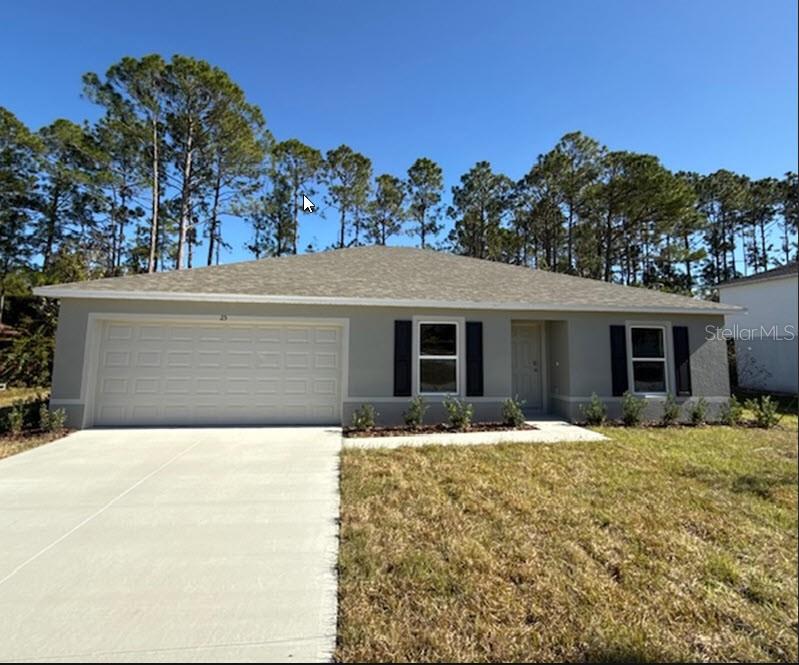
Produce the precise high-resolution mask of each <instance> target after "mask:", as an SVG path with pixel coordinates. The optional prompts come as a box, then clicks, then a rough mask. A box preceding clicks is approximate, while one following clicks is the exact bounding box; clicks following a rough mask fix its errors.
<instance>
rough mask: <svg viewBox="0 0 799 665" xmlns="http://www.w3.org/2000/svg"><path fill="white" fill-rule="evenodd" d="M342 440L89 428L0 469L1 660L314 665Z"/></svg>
mask: <svg viewBox="0 0 799 665" xmlns="http://www.w3.org/2000/svg"><path fill="white" fill-rule="evenodd" d="M340 446H341V438H340V432H339V431H338V430H337V429H324V428H259V429H256V428H248V429H238V428H237V429H172V430H165V429H162V430H155V429H150V430H91V431H84V432H78V433H76V434H72V435H71V436H69V437H67V438H65V439H62V440H61V441H57V442H55V443H52V444H48V445H45V446H42V447H41V448H37V449H35V450H31V451H29V452H25V453H22V454H20V455H16V456H14V457H10V458H8V459H6V460H3V461H0V660H9V661H22V660H35V661H42V660H48V659H49V660H58V661H82V660H89V661H142V660H144V661H159V662H164V661H291V660H294V661H298V662H304V661H309V660H325V659H328V658H329V657H330V654H331V653H332V650H333V647H334V642H335V633H336V573H335V565H336V555H337V548H338V543H337V539H338V524H337V520H338V505H339V497H338V452H339V448H340Z"/></svg>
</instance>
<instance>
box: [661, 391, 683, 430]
mask: <svg viewBox="0 0 799 665" xmlns="http://www.w3.org/2000/svg"><path fill="white" fill-rule="evenodd" d="M679 419H680V405H679V404H677V400H676V399H675V397H674V395H672V394H671V393H669V394H668V395H667V396H666V401H665V402H664V403H663V416H662V417H661V419H660V422H661V424H662V425H663V426H664V427H669V426H671V425H673V424H674V423H676V422H677V421H678V420H679Z"/></svg>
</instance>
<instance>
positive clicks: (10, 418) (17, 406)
mask: <svg viewBox="0 0 799 665" xmlns="http://www.w3.org/2000/svg"><path fill="white" fill-rule="evenodd" d="M6 425H7V428H8V433H9V434H10V435H11V436H19V435H20V434H22V430H23V429H24V427H25V402H23V401H17V402H14V403H13V404H12V405H11V410H10V411H9V412H8V415H7V416H6Z"/></svg>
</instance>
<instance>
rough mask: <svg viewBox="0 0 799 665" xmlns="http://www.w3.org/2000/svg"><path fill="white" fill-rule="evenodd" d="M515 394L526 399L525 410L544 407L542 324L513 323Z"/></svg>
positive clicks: (512, 346)
mask: <svg viewBox="0 0 799 665" xmlns="http://www.w3.org/2000/svg"><path fill="white" fill-rule="evenodd" d="M511 357H512V359H511V362H512V372H511V374H512V378H513V384H512V388H513V396H514V397H518V399H520V400H524V409H525V410H531V411H536V410H541V409H542V408H543V401H542V398H541V396H542V390H541V324H540V323H513V324H511Z"/></svg>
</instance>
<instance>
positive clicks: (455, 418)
mask: <svg viewBox="0 0 799 665" xmlns="http://www.w3.org/2000/svg"><path fill="white" fill-rule="evenodd" d="M444 408H445V409H446V410H447V413H448V414H449V424H450V425H452V426H453V427H454V428H455V429H457V430H467V429H469V425H471V424H472V418H474V407H473V406H472V405H471V404H466V403H464V402H462V401H461V400H459V399H458V398H457V397H453V398H449V397H448V398H447V399H445V400H444Z"/></svg>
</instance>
